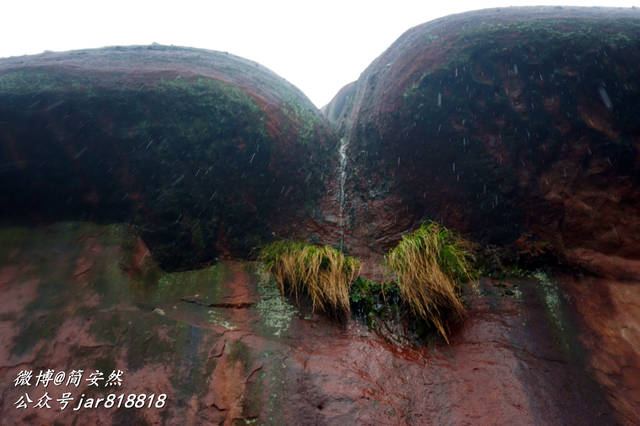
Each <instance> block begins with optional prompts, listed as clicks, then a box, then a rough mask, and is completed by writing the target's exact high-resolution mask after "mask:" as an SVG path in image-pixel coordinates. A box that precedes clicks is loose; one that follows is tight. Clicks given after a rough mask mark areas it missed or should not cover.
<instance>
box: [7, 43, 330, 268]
mask: <svg viewBox="0 0 640 426" xmlns="http://www.w3.org/2000/svg"><path fill="white" fill-rule="evenodd" d="M0 117H2V120H1V121H2V122H1V123H0V137H1V140H2V146H1V148H2V150H1V151H0V152H1V154H2V157H1V160H2V161H0V163H1V164H2V167H3V173H2V176H1V177H0V188H1V191H0V193H1V194H2V195H1V197H2V198H1V201H2V203H1V205H2V207H1V208H0V221H2V222H3V223H17V224H27V223H34V222H39V221H44V222H52V221H57V220H86V219H91V220H97V221H100V222H114V221H115V222H118V221H127V222H129V223H133V224H135V225H136V227H137V230H138V232H139V234H140V235H142V236H143V238H144V240H145V242H146V244H147V245H148V247H149V248H150V250H151V251H152V252H153V254H154V257H155V259H156V260H157V261H158V262H159V263H160V264H161V266H162V267H164V268H168V269H185V268H190V267H195V266H199V265H202V264H205V263H207V262H210V261H211V260H213V259H214V258H216V257H220V256H229V255H240V256H242V255H246V254H247V252H248V250H249V249H250V248H251V247H253V246H255V245H256V244H257V243H260V242H262V241H265V240H268V239H269V238H270V235H271V232H273V230H274V229H275V226H276V224H277V223H278V222H279V221H281V220H283V219H282V217H283V215H284V214H285V211H289V212H290V214H293V215H295V214H298V209H295V208H294V206H298V205H309V206H312V205H313V204H314V203H315V202H316V200H317V198H318V197H319V196H320V195H321V194H322V190H323V184H324V183H323V177H322V175H323V170H322V168H321V167H318V164H319V163H321V162H326V161H328V158H329V157H330V154H329V149H331V148H332V144H333V143H334V140H333V137H332V136H331V133H330V131H329V128H328V126H327V124H326V122H325V121H324V119H323V118H322V116H321V115H320V113H319V111H317V109H315V107H313V105H312V104H311V103H310V102H309V100H308V99H306V97H304V95H303V94H302V93H301V92H300V91H299V90H298V89H296V88H295V87H293V86H292V85H290V84H289V83H288V82H286V81H285V80H284V79H282V78H280V77H278V76H277V75H275V74H273V73H272V72H271V71H269V70H267V69H266V68H264V67H261V66H259V65H258V64H256V63H254V62H251V61H248V60H245V59H242V58H238V57H235V56H233V55H229V54H225V53H220V52H213V51H205V50H198V49H189V48H174V47H165V46H147V47H127V48H106V49H96V50H86V51H75V52H67V53H55V54H54V53H47V54H42V55H36V56H30V57H22V58H19V59H17V58H9V59H3V60H1V61H0Z"/></svg>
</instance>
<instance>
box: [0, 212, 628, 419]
mask: <svg viewBox="0 0 640 426" xmlns="http://www.w3.org/2000/svg"><path fill="white" fill-rule="evenodd" d="M0 235H1V236H2V240H3V241H4V242H5V244H4V245H3V247H2V251H1V255H2V258H1V259H0V260H1V264H2V269H1V270H0V286H1V287H0V288H1V289H2V294H3V297H4V298H5V299H6V300H10V301H11V303H6V304H4V305H3V307H2V312H1V314H0V315H1V317H0V318H1V319H2V321H1V323H0V324H1V325H0V327H1V330H2V333H1V335H2V339H3V345H2V354H1V355H2V356H1V359H2V360H3V363H2V365H1V366H0V386H1V387H2V389H3V398H2V403H1V406H0V412H1V417H2V418H3V421H5V422H6V421H8V422H10V423H11V424H43V423H52V422H59V423H64V424H70V423H73V422H74V421H75V422H79V423H96V424H111V423H119V424H122V423H123V422H124V423H136V424H184V423H185V422H186V423H189V424H196V423H221V424H236V423H244V422H253V421H255V422H257V423H260V424H345V423H362V424H371V423H375V424H431V423H439V424H477V423H479V422H480V423H500V424H508V423H518V424H558V423H562V424H604V423H607V424H611V423H613V422H617V421H622V422H624V421H627V422H628V423H631V422H632V421H631V420H633V419H635V418H637V417H634V416H637V412H635V411H634V410H635V409H636V408H637V401H636V398H637V383H635V382H634V379H633V377H636V375H635V374H634V371H635V370H633V369H634V368H636V367H634V366H637V365H638V364H637V362H638V359H639V358H638V346H637V342H638V337H639V335H638V330H636V329H633V328H626V329H625V330H622V331H617V333H618V334H617V336H618V337H616V336H615V335H610V333H609V331H611V330H613V328H611V327H610V326H606V325H604V328H603V324H600V322H599V321H598V319H597V318H595V317H593V316H589V317H590V318H593V319H594V321H593V322H590V323H586V324H584V323H578V322H576V321H574V320H573V319H571V312H574V311H571V310H569V309H568V307H569V305H568V304H567V303H565V296H564V292H565V290H566V291H568V292H569V294H572V295H574V296H572V297H574V299H572V300H574V301H575V303H574V304H575V305H576V306H577V307H578V308H579V309H578V310H577V312H578V313H580V314H584V313H585V312H584V310H585V309H586V310H591V309H592V307H593V306H597V307H598V309H599V312H601V315H608V314H607V313H605V311H604V308H603V306H602V304H601V303H600V302H599V300H598V299H597V298H596V299H593V298H590V299H591V302H590V303H589V304H587V305H585V304H583V303H581V302H580V301H578V300H577V299H575V297H577V296H575V295H576V294H578V295H580V294H581V293H580V292H582V294H584V292H586V291H587V290H585V289H584V288H582V287H581V285H579V284H577V282H579V281H576V280H575V279H573V280H574V281H571V280H572V279H571V278H567V279H568V280H569V281H568V284H567V287H566V288H565V287H563V286H564V284H563V283H565V282H566V280H564V281H563V280H561V281H558V282H554V281H552V280H550V279H549V278H547V277H544V276H543V277H541V278H540V279H527V280H522V279H521V280H506V281H505V280H503V281H497V280H488V279H483V280H480V282H479V283H478V284H477V285H476V286H471V285H470V286H468V287H467V288H466V289H465V292H466V294H467V297H468V301H469V306H470V309H469V314H468V316H467V318H466V319H465V321H464V322H462V323H460V324H458V325H457V330H456V331H455V332H454V335H453V339H452V341H451V345H450V346H446V345H442V344H441V343H438V344H431V345H428V346H425V347H417V346H408V345H397V344H390V343H388V342H387V340H385V339H384V338H382V337H381V336H380V335H378V334H376V333H374V332H370V331H369V330H367V328H366V326H365V325H364V324H363V323H361V322H359V321H357V320H354V319H350V320H348V321H347V322H346V323H344V324H342V325H339V324H336V323H334V322H331V321H329V320H327V319H326V318H324V317H322V316H315V315H301V314H300V313H299V312H298V311H297V310H296V309H294V308H293V307H292V306H291V305H290V304H289V303H288V302H287V301H286V300H285V299H283V298H281V296H280V294H279V291H278V289H277V285H276V284H275V283H274V282H272V281H270V278H269V277H268V276H265V275H264V274H262V273H261V272H260V269H259V268H258V267H257V265H256V264H254V263H241V262H230V263H229V262H222V263H219V264H217V265H216V266H213V267H210V268H205V269H200V270H192V271H184V272H173V273H167V272H163V271H162V270H160V269H158V267H157V266H156V264H155V262H154V260H153V258H152V256H151V255H150V253H149V252H148V250H147V249H146V247H145V246H144V244H143V243H142V241H141V240H140V239H139V238H138V237H136V236H135V234H133V233H132V232H131V228H130V227H128V226H125V225H109V226H98V225H92V224H89V223H62V224H56V225H55V226H51V227H47V228H43V229H26V228H4V229H2V230H1V231H0ZM543 281H544V283H543ZM612 286H620V288H629V287H628V285H627V284H615V283H612ZM587 288H588V287H587ZM567 289H568V290H567ZM626 303H631V304H633V303H635V302H626ZM636 308H637V306H636ZM619 315H632V316H634V315H635V314H634V311H626V313H621V314H619ZM598 318H600V317H598ZM621 320H622V319H621ZM610 321H611V322H610V323H609V324H612V323H614V322H617V319H615V318H611V320H610ZM602 338H606V339H610V340H611V339H613V340H612V341H611V342H610V343H612V346H610V347H611V349H610V350H607V351H606V352H602V351H601V349H600V346H599V345H598V344H594V343H593V342H594V340H593V339H602ZM623 338H624V339H626V341H627V342H629V343H628V345H627V346H625V347H624V348H623V349H615V348H616V347H619V346H618V345H617V344H618V343H619V341H618V340H620V339H623ZM590 339H591V340H590ZM614 340H615V342H614ZM589 342H591V343H589ZM607 347H609V346H608V345H607ZM611 350H613V351H616V352H613V353H611V352H610V351H611ZM603 359H604V360H606V362H604V363H603V361H602V360H603ZM622 361H624V362H622ZM593 368H596V369H595V370H594V369H593ZM616 368H617V369H618V370H616ZM620 368H622V369H623V371H621V370H619V369H620ZM628 368H631V369H632V370H626V369H628ZM25 369H27V370H34V376H35V375H36V374H37V373H38V372H39V371H40V370H46V369H54V370H55V371H56V372H58V371H66V372H67V373H68V372H70V371H71V370H72V369H84V370H85V377H84V380H83V382H82V383H81V384H80V386H79V387H77V388H76V387H74V386H73V385H70V387H66V386H55V385H54V384H53V383H51V384H49V386H48V387H46V388H44V387H43V386H42V384H40V385H39V386H33V384H34V383H33V382H32V383H31V384H32V386H31V387H25V386H14V380H15V378H16V377H17V375H18V374H19V372H20V371H21V370H25ZM95 369H98V370H101V371H104V372H105V375H106V374H108V373H107V372H110V371H111V370H113V369H120V370H122V371H123V372H124V376H123V384H122V387H117V388H106V389H105V388H104V387H101V388H93V389H91V388H90V387H88V386H87V382H86V378H87V375H88V374H89V372H92V371H94V370H95ZM593 371H596V375H595V376H594V375H592V372H593ZM623 373H624V374H623ZM601 374H603V375H605V376H606V380H601V381H600V382H601V383H602V384H598V382H596V381H595V380H594V379H595V378H601V377H600V376H599V375H601ZM34 381H35V380H34ZM622 381H624V387H618V386H619V385H620V384H621V383H622ZM622 389H624V390H622ZM634 389H635V390H634ZM629 390H632V391H631V392H628V391H629ZM25 392H26V393H28V394H29V396H30V397H31V399H32V400H34V403H35V401H37V398H39V397H40V396H41V395H42V394H44V392H48V395H49V396H51V397H52V398H54V400H53V401H51V402H50V405H51V406H52V408H51V409H47V408H43V409H34V408H27V409H19V408H16V406H15V403H16V402H17V401H18V399H19V398H20V397H21V396H22V395H23V394H24V393H25ZM63 392H72V396H73V397H75V398H77V397H78V396H80V395H81V394H83V393H84V394H85V398H88V397H89V396H90V395H92V396H93V397H94V398H98V397H101V396H104V395H106V394H108V393H110V392H116V393H120V392H122V393H146V394H148V395H150V394H152V393H155V394H156V395H159V394H162V393H165V394H167V402H166V406H164V407H163V408H161V409H156V408H144V409H125V408H120V409H116V408H113V409H107V408H96V409H89V408H86V409H81V410H79V411H76V412H74V411H73V410H72V407H75V406H76V405H77V403H78V400H77V399H76V400H74V401H73V402H72V403H71V406H70V407H68V408H67V409H65V410H63V411H61V410H60V409H59V408H60V406H59V403H58V402H57V401H56V400H57V398H60V397H61V395H62V393H63ZM613 407H615V408H616V409H615V410H614V408H613ZM621 413H622V415H621ZM624 415H626V416H627V417H624Z"/></svg>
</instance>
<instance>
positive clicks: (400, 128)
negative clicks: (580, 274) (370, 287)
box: [324, 7, 640, 279]
mask: <svg viewBox="0 0 640 426" xmlns="http://www.w3.org/2000/svg"><path fill="white" fill-rule="evenodd" d="M639 30H640V12H638V11H637V10H631V9H606V8H605V9H601V8H592V9H587V8H562V7H559V8H544V7H542V8H540V7H532V8H507V9H488V10H484V11H478V12H470V13H465V14H460V15H453V16H449V17H445V18H441V19H437V20H435V21H432V22H429V23H426V24H423V25H420V26H417V27H415V28H413V29H411V30H409V31H407V32H406V33H405V34H404V35H402V36H401V37H400V38H399V39H398V40H397V41H396V42H395V43H394V44H393V45H392V46H391V47H389V49H387V51H385V52H384V53H383V54H382V55H381V56H380V57H379V58H377V59H376V60H375V61H374V62H373V63H372V64H371V65H370V66H369V67H368V68H367V69H366V70H365V71H364V72H363V74H362V75H361V76H360V78H359V79H358V81H356V82H355V83H352V84H350V85H348V86H346V87H345V88H344V89H343V90H341V91H340V93H338V95H337V96H336V98H335V99H334V100H333V101H332V103H330V104H329V105H328V106H327V107H326V108H325V109H324V111H325V114H326V115H327V117H328V118H329V119H330V120H332V121H333V122H334V123H335V125H336V126H337V127H338V129H339V132H340V136H343V137H345V138H347V139H348V140H349V148H348V155H349V158H350V162H349V170H350V175H349V178H348V180H347V181H348V182H349V183H348V185H347V192H348V194H349V196H348V197H347V199H348V200H349V206H348V211H349V218H350V221H348V225H349V227H350V229H349V232H347V234H349V235H351V236H352V240H351V241H350V242H349V244H347V246H350V247H353V250H355V251H358V250H360V251H363V250H364V247H368V248H371V249H372V250H373V251H382V250H384V249H387V248H388V247H389V246H392V245H393V244H395V242H396V241H397V239H398V238H399V235H400V234H402V233H403V232H406V231H407V230H411V229H413V228H415V227H416V226H417V224H419V223H420V222H421V221H423V220H424V219H426V218H428V219H434V220H437V221H441V222H443V223H444V224H446V225H447V226H452V227H454V228H456V229H458V230H460V231H463V232H465V233H467V234H468V235H470V236H472V237H473V238H474V239H477V240H479V241H483V242H485V243H487V242H490V243H495V244H499V245H502V246H505V245H510V244H513V243H514V242H516V241H518V240H520V241H522V240H527V241H529V242H530V247H528V250H535V249H536V245H546V246H547V247H549V248H552V249H553V250H554V251H555V252H556V253H557V254H558V255H559V256H561V257H563V258H566V259H568V260H569V262H570V263H573V264H579V265H581V266H582V267H584V268H587V269H589V270H591V271H592V272H595V273H598V274H601V273H606V274H607V275H608V276H612V277H617V278H622V279H629V278H630V277H633V276H636V277H637V274H638V266H637V261H638V253H640V247H639V246H638V242H639V241H640V234H639V233H638V232H639V230H640V222H638V221H639V220H640V219H639V218H640V215H638V211H639V206H640V204H639V203H640V192H639V191H640V189H639V188H640V182H639V181H638V179H639V176H640V173H639V170H640V145H639V143H640V142H639V141H640V128H639V127H638V123H637V120H636V119H635V118H634V117H635V116H636V115H637V114H636V112H637V111H638V108H639V107H640V105H639V104H638V99H640V97H639V96H638V94H639V92H638V91H639V90H640V89H639V87H638V85H637V81H638V79H639V78H640V75H639V74H638V67H637V63H639V62H640V56H639V55H638V52H640V49H639V47H640V35H639V34H640V31H639Z"/></svg>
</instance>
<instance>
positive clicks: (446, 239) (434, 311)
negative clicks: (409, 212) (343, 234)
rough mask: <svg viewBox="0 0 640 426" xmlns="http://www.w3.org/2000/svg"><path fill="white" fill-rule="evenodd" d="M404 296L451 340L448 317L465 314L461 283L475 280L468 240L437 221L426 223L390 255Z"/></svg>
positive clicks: (420, 313)
mask: <svg viewBox="0 0 640 426" xmlns="http://www.w3.org/2000/svg"><path fill="white" fill-rule="evenodd" d="M386 261H387V265H388V266H389V267H390V268H391V270H393V272H395V273H396V275H397V277H398V283H397V284H398V288H399V290H400V296H401V297H402V299H403V300H404V301H405V302H407V303H408V305H409V306H410V307H411V310H412V311H413V313H414V315H416V316H417V317H419V318H422V319H423V320H425V321H427V322H428V323H431V324H433V326H435V328H436V329H437V330H438V331H439V332H440V334H441V335H442V336H443V337H444V338H445V340H446V341H447V342H448V341H449V339H448V338H447V331H446V322H445V316H446V315H447V314H448V313H453V314H455V315H458V316H461V315H462V313H463V312H464V306H463V305H462V302H461V301H460V298H459V287H458V285H457V283H458V282H461V281H468V280H470V279H471V265H470V261H471V253H470V252H469V249H468V243H467V242H466V241H464V240H463V239H462V238H461V237H459V236H458V235H456V234H454V233H453V232H452V231H449V230H448V229H447V228H445V227H444V226H441V225H439V224H437V223H435V222H429V223H423V224H422V226H421V227H420V228H419V229H417V230H416V231H414V232H413V233H411V234H409V235H405V236H404V237H402V240H401V241H400V243H398V245H397V246H396V247H395V248H394V249H392V250H391V251H390V252H389V253H388V254H387V256H386Z"/></svg>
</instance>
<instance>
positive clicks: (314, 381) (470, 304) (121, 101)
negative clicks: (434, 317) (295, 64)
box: [0, 8, 640, 425]
mask: <svg viewBox="0 0 640 426" xmlns="http://www.w3.org/2000/svg"><path fill="white" fill-rule="evenodd" d="M638 52H640V14H639V13H638V12H637V11H635V10H621V9H620V10H618V9H599V8H594V9H575V8H513V9H500V10H498V9H493V10H485V11H479V12H472V13H467V14H461V15H454V16H450V17H446V18H442V19H438V20H436V21H433V22H429V23H427V24H424V25H421V26H418V27H415V28H413V29H411V30H409V31H408V32H407V33H405V34H404V35H403V36H402V37H400V39H398V41H397V42H396V43H394V44H393V45H392V46H391V47H390V48H389V49H388V50H387V51H385V52H384V53H383V54H382V55H381V56H380V57H379V58H378V59H376V60H375V61H374V62H373V63H372V64H371V66H369V67H368V68H367V69H366V70H365V71H364V72H363V74H362V75H361V77H360V79H359V80H358V81H356V82H354V83H351V84H350V85H348V86H346V87H345V88H344V89H342V90H341V91H340V92H339V93H338V94H337V95H336V97H335V98H334V100H333V101H332V102H331V103H330V104H329V105H328V106H327V107H325V108H324V113H325V115H326V117H328V119H329V120H330V121H331V122H332V123H333V125H334V129H331V128H330V127H329V125H328V124H327V123H326V121H325V119H324V118H323V117H322V116H321V115H320V114H319V111H317V110H316V109H315V108H314V107H313V106H312V105H311V104H310V103H309V101H308V100H307V99H306V98H305V97H304V95H302V94H301V93H300V92H299V91H298V90H297V89H295V88H294V87H293V86H291V85H290V84H288V83H287V82H286V81H284V80H283V79H281V78H280V77H278V76H276V75H274V74H273V73H271V72H270V71H268V70H266V69H265V68H263V67H261V66H259V65H258V64H256V63H254V62H251V61H247V60H244V59H241V58H237V57H235V56H232V55H228V54H225V53H219V52H210V51H203V50H197V49H187V48H173V47H163V46H149V47H130V48H107V49H98V50H91V51H78V52H68V53H47V54H43V55H37V56H31V57H23V58H11V59H3V60H0V155H2V157H1V161H0V200H1V201H2V203H1V204H0V221H1V222H2V225H3V226H2V228H1V229H0V242H1V244H0V292H1V294H2V296H3V298H5V299H6V300H8V301H10V303H5V304H3V305H2V307H0V343H2V345H0V348H1V349H0V389H2V392H3V393H2V395H3V398H2V400H0V418H2V419H3V421H5V422H10V423H11V424H48V423H54V422H58V423H62V424H70V423H73V422H82V423H95V424H103V423H104V424H170V425H173V424H247V423H258V424H274V425H280V424H295V425H298V424H305V425H306V424H314V425H317V424H336V425H343V424H354V423H355V424H408V425H409V424H410V425H414V424H576V425H577V424H580V425H583V424H594V425H599V424H618V423H620V424H629V425H631V424H638V422H639V421H640V410H639V408H638V407H640V382H639V381H638V378H639V377H640V355H639V354H640V326H639V325H638V324H640V292H639V291H638V289H639V288H640V287H639V286H640V281H639V280H638V273H639V268H638V264H639V262H640V258H639V256H640V254H639V253H640V234H639V233H640V214H639V213H640V186H639V182H638V179H639V178H640V171H639V170H638V169H639V168H640V155H639V152H640V127H639V125H638V121H637V115H638V112H639V111H640V104H639V102H640V101H639V99H640V97H639V96H638V95H639V94H640V93H638V92H639V91H640V87H639V86H638V82H639V81H640V74H639V73H640V71H639V69H640V68H639V67H638V64H640V55H639V54H638ZM342 153H344V154H345V155H344V156H343V155H342ZM342 182H344V186H343V187H342V188H341V183H342ZM343 190H344V192H343ZM343 194H344V196H342V195H343ZM425 219H434V220H438V221H441V222H443V223H445V224H446V225H448V226H450V227H453V228H456V229H458V230H459V231H462V232H464V233H465V235H467V236H469V237H470V238H472V239H474V240H475V241H477V243H478V245H479V246H482V245H485V244H488V243H490V244H493V245H495V246H498V247H500V248H501V249H503V250H505V251H506V252H508V253H511V254H513V253H515V254H516V256H521V257H523V258H524V257H529V258H535V259H536V262H537V266H538V267H541V269H540V270H537V271H535V272H534V271H531V272H532V273H531V274H529V275H528V276H527V277H525V278H514V277H511V278H499V277H500V276H502V277H504V275H505V274H504V272H505V271H497V272H499V273H498V274H494V275H493V277H492V278H489V277H483V278H480V279H479V280H478V282H477V283H470V284H468V285H465V286H464V288H463V296H464V299H465V305H466V306H467V308H468V312H467V315H466V317H465V318H464V320H463V321H461V322H459V323H455V324H452V333H451V336H450V345H445V344H444V343H443V342H442V341H433V340H432V341H431V343H428V344H418V341H417V340H415V336H413V335H409V333H407V329H405V327H406V326H407V324H406V323H405V322H404V321H402V320H399V319H397V318H396V319H395V320H394V321H386V322H385V321H380V322H378V323H376V324H378V327H379V328H378V329H375V328H373V329H369V328H368V327H367V326H366V325H365V324H364V321H362V318H358V317H355V316H354V317H352V318H346V319H345V320H344V322H343V323H341V324H337V323H336V322H332V321H330V320H329V319H328V318H327V317H325V316H323V315H320V314H309V313H308V312H300V311H299V310H298V309H297V308H295V307H293V306H292V305H291V304H290V302H291V301H290V300H287V299H286V298H283V297H282V296H281V295H280V292H279V289H278V287H277V284H276V283H275V282H274V281H273V279H272V278H271V277H270V276H269V275H267V274H265V273H264V270H263V269H262V267H261V266H260V265H258V264H256V263H255V262H249V261H246V259H247V258H248V253H249V250H250V249H251V248H253V247H254V246H255V245H257V244H258V243H260V242H264V241H267V240H269V239H272V238H273V237H274V234H279V236H284V237H287V236H288V237H296V238H300V239H307V240H309V241H313V242H327V243H332V244H334V245H339V244H344V247H345V249H346V250H347V251H348V252H349V253H350V254H355V255H358V256H360V257H362V258H363V260H364V261H365V271H364V272H365V274H366V275H367V276H369V277H375V278H382V277H384V275H383V274H384V272H385V271H384V269H383V268H382V267H381V266H380V265H379V264H378V263H377V262H378V260H380V258H381V254H382V253H383V252H384V251H385V250H387V249H388V248H389V247H391V246H393V245H394V244H395V243H396V242H397V241H398V240H399V238H400V236H401V235H402V234H403V233H405V232H408V231H410V230H412V229H414V228H416V227H417V226H418V224H419V223H420V222H421V221H423V220H425ZM78 221H82V222H78ZM92 222H98V223H99V224H96V223H92ZM340 225H343V226H340ZM216 257H218V258H221V257H235V258H236V260H229V259H226V260H221V261H219V262H217V263H215V264H211V261H213V260H214V259H215V258H216ZM240 259H244V260H240ZM558 259H559V260H560V261H561V262H564V264H563V265H562V267H561V268H556V269H549V268H547V267H548V266H549V264H548V263H549V262H551V261H553V262H554V264H555V265H556V266H557V262H558ZM204 264H209V266H207V267H203V265H204ZM567 266H570V267H569V268H568V267H567ZM183 269H191V270H183ZM543 269H545V270H547V271H555V272H554V273H553V274H551V273H549V272H547V273H545V272H542V270H543ZM383 327H385V328H383ZM412 339H413V340H412ZM423 343H424V342H423ZM25 369H30V370H33V371H34V374H37V373H38V372H39V371H40V370H46V369H53V370H55V371H66V372H69V371H71V370H72V369H84V370H85V371H87V372H88V371H93V370H95V369H100V370H102V371H104V372H109V371H111V370H113V369H121V370H123V371H124V383H123V386H122V388H118V392H123V393H137V394H138V393H145V394H147V395H150V394H156V395H157V394H161V393H165V394H167V404H166V406H165V407H164V408H162V409H147V408H145V409H140V410H132V409H125V408H120V409H106V408H99V409H86V410H83V411H81V412H80V414H78V413H76V412H74V411H70V409H67V410H65V411H60V410H59V409H57V408H58V407H59V405H58V404H57V402H56V401H55V400H54V401H52V402H51V404H52V406H53V407H54V408H53V409H33V408H27V409H19V408H16V402H17V401H18V399H19V398H20V397H21V396H23V394H24V393H26V392H28V393H29V394H30V395H31V398H32V399H33V398H34V397H35V398H38V397H40V396H41V395H42V393H44V392H45V391H47V392H49V394H50V395H51V396H52V397H53V398H59V397H60V396H61V395H62V393H63V392H65V391H69V390H71V391H73V396H74V397H78V396H79V395H80V394H82V393H86V395H90V396H104V395H105V394H106V393H107V392H108V391H109V390H108V389H107V390H105V389H102V388H100V389H92V388H90V387H89V386H88V384H87V383H86V382H83V383H82V384H81V385H80V386H79V387H78V388H71V389H67V388H63V387H60V386H55V385H52V386H50V387H49V388H47V389H44V387H42V386H40V387H25V386H15V385H14V379H15V378H16V376H17V374H18V373H19V372H20V371H21V370H25ZM87 374H88V373H87ZM76 404H77V400H76V401H73V402H72V403H71V405H72V406H75V405H76Z"/></svg>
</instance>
